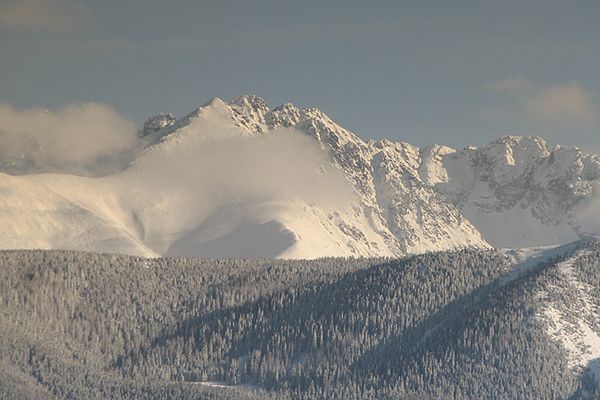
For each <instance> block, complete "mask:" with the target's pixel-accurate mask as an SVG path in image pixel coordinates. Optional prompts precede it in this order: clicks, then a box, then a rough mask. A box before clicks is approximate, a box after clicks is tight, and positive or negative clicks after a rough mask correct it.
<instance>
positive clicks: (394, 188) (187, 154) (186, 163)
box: [0, 96, 600, 258]
mask: <svg viewBox="0 0 600 400" xmlns="http://www.w3.org/2000/svg"><path fill="white" fill-rule="evenodd" d="M282 131H288V132H291V135H296V136H298V137H300V136H302V137H304V138H306V137H309V138H311V139H314V142H315V143H316V144H317V145H318V147H320V149H321V152H322V153H323V154H324V155H327V157H325V156H323V159H317V160H316V162H315V163H314V165H311V166H310V167H314V169H315V170H316V169H317V167H318V169H320V170H323V171H325V172H324V175H328V174H330V175H331V173H341V175H342V176H343V180H344V181H345V182H347V184H348V185H349V188H350V192H351V194H352V196H347V197H352V201H348V202H341V203H335V202H333V203H332V202H326V201H323V200H322V199H315V198H312V197H311V196H303V195H297V194H295V195H293V196H288V195H287V194H286V193H285V190H281V189H278V190H279V192H280V193H273V192H272V190H271V191H270V192H269V191H268V193H264V190H263V189H260V190H259V189H256V190H254V192H253V193H252V195H246V192H248V188H243V184H242V185H241V186H242V188H240V184H239V182H238V183H235V182H234V183H231V182H229V181H228V180H227V179H221V177H220V176H219V177H218V178H219V179H217V180H218V181H220V183H219V184H218V185H216V186H217V187H218V190H213V187H214V186H211V190H209V191H207V190H201V189H198V188H202V187H204V189H206V188H205V186H203V185H205V182H204V181H203V179H204V178H205V177H206V176H207V175H209V176H210V173H207V171H208V172H210V171H211V170H214V169H217V168H218V167H216V165H219V166H220V168H223V167H224V168H225V169H229V166H228V165H227V163H228V164H231V165H236V164H239V163H240V157H241V153H240V151H247V150H248V148H247V147H244V146H246V145H245V144H243V145H241V149H242V150H240V149H237V152H236V151H234V150H231V151H228V149H227V146H228V145H229V143H238V142H236V141H235V140H236V139H235V138H245V139H252V138H261V137H267V138H268V137H278V136H281V135H277V134H278V133H281V132H282ZM140 133H141V135H142V136H143V143H145V149H144V150H143V151H142V152H141V153H140V154H138V155H137V156H136V158H135V160H134V161H133V163H132V164H130V165H128V166H127V167H126V168H125V169H124V170H122V171H120V172H118V173H115V174H112V175H110V176H105V177H100V178H84V177H73V176H66V175H51V174H45V175H30V176H20V177H16V176H9V175H4V174H0V186H1V187H2V188H3V189H4V190H3V192H2V194H1V195H0V204H2V205H4V207H3V210H4V211H3V212H2V214H1V215H0V217H1V218H2V221H3V224H2V226H1V227H0V237H2V238H4V239H5V240H4V241H3V244H2V247H3V248H58V249H78V250H90V251H103V252H122V253H128V254H140V255H151V256H154V255H183V256H204V257H290V258H314V257H320V256H399V255H404V254H410V253H422V252H427V251H440V250H450V249H458V248H487V247H490V246H495V247H527V246H534V245H547V244H554V243H564V242H567V241H571V240H575V239H577V238H578V237H579V236H588V235H590V234H591V235H593V234H595V233H597V232H598V227H597V224H596V223H595V221H598V220H599V218H598V214H599V213H598V212H596V210H597V209H598V207H597V206H596V205H595V204H596V203H595V202H596V200H595V197H596V196H595V193H596V192H597V189H598V186H599V184H600V183H599V182H600V159H599V158H598V157H597V156H595V155H590V154H585V153H584V152H582V151H581V150H579V149H577V148H565V147H560V146H557V147H555V148H554V149H552V150H550V149H549V148H548V146H547V144H546V143H545V142H544V141H543V139H541V138H539V137H530V136H506V137H502V138H500V139H498V140H496V141H494V142H492V143H490V144H488V145H486V146H482V147H479V148H477V147H467V148H465V149H463V150H455V149H451V148H449V147H445V146H438V145H435V146H431V147H427V148H418V147H415V146H413V145H410V144H407V143H401V142H392V141H389V140H369V141H365V140H362V139H361V138H359V137H358V136H356V135H355V134H353V133H352V132H349V131H348V130H346V129H344V128H342V127H341V126H339V125H338V124H336V123H335V122H334V121H332V120H331V119H330V118H329V117H328V116H327V115H325V114H324V113H323V112H321V111H319V110H317V109H314V108H306V109H301V108H298V107H296V106H294V105H292V104H289V103H288V104H284V105H281V106H278V107H275V108H270V107H269V106H268V105H267V104H266V102H265V101H264V100H262V99H261V98H259V97H256V96H242V97H239V98H236V99H234V100H233V101H231V102H225V101H222V100H220V99H218V98H214V99H212V100H211V101H210V102H208V103H207V104H205V105H204V106H202V107H199V108H197V109H196V110H194V111H193V112H191V113H190V114H188V115H186V116H184V117H182V118H180V119H175V118H174V117H173V116H172V115H171V114H164V113H163V114H159V115H157V116H154V117H151V118H149V119H148V121H146V123H145V124H144V129H143V130H142V131H141V132H140ZM273 140H275V139H273ZM215 143H216V144H215ZM219 143H220V144H219ZM282 143H284V144H281V143H279V144H277V145H275V147H274V148H275V149H276V151H279V150H281V152H282V153H283V154H284V155H281V156H279V157H278V158H277V156H276V155H275V156H274V157H275V158H274V159H273V160H271V163H272V164H275V163H276V162H277V163H280V164H285V163H286V162H287V163H293V162H294V160H297V161H298V163H299V164H301V163H302V162H303V160H302V159H301V158H302V157H304V156H306V154H308V153H306V152H305V153H301V154H302V156H300V155H298V156H297V158H296V159H294V158H293V157H290V159H289V160H287V159H286V157H288V156H290V155H292V156H293V153H294V152H295V151H296V147H298V148H304V147H306V146H307V145H306V143H304V142H302V141H295V142H294V141H292V142H282ZM238 145H239V143H238ZM277 146H279V147H277ZM232 147H234V146H232ZM238 147H239V146H238ZM250 150H252V148H251V149H250ZM273 152H275V151H273ZM288 153H289V154H288ZM216 154H218V155H219V156H218V157H217V156H215V155H216ZM311 157H313V156H312V155H311ZM213 158H214V160H213ZM222 159H226V160H227V163H223V160H222ZM240 168H242V169H252V168H253V166H251V165H245V166H244V167H240ZM302 168H304V166H303V164H302V166H300V167H299V169H302ZM278 169H281V170H282V171H289V168H287V169H286V168H279V166H277V165H275V166H274V167H271V170H270V169H268V168H266V169H264V170H261V173H262V174H264V175H267V174H270V173H272V172H273V170H278ZM281 174H284V176H281ZM281 174H279V175H277V176H276V177H274V178H265V180H271V181H285V180H289V181H293V179H294V178H293V177H290V176H287V175H285V174H286V172H282V173H281ZM228 178H231V177H228ZM300 178H305V177H304V176H300ZM204 180H206V179H204ZM233 181H235V178H233ZM324 182H325V183H324V186H327V182H328V181H324ZM261 184H262V183H261ZM277 187H278V188H279V186H277ZM286 187H287V186H286ZM269 189H272V188H269ZM250 191H251V192H252V190H250ZM314 191H315V192H318V191H319V189H315V190H314ZM329 191H331V190H329ZM255 192H260V193H255ZM342 192H343V190H342ZM40 226H41V227H43V229H41V230H40V229H37V227H40Z"/></svg>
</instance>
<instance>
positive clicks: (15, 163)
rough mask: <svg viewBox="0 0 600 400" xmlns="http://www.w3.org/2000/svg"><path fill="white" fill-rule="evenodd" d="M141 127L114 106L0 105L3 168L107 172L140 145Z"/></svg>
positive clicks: (5, 169)
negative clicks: (50, 107) (50, 108)
mask: <svg viewBox="0 0 600 400" xmlns="http://www.w3.org/2000/svg"><path fill="white" fill-rule="evenodd" d="M136 138H137V135H136V129H135V125H134V124H133V123H132V122H131V121H129V120H127V119H126V118H124V117H123V116H121V115H119V114H118V113H117V112H116V111H115V110H113V109H112V108H111V107H110V106H107V105H103V104H98V103H84V104H78V105H70V106H67V107H64V108H63V109H61V110H57V111H48V110H44V109H40V108H33V109H27V110H21V111H19V110H15V109H14V108H13V107H12V106H10V105H6V104H0V167H1V169H2V170H3V171H7V172H12V173H29V172H50V171H56V172H74V173H82V174H94V173H101V172H102V170H104V169H106V167H116V164H117V161H118V160H119V159H121V158H122V157H125V154H126V153H127V152H128V151H129V150H131V149H133V148H134V147H135V145H136V141H137V140H136Z"/></svg>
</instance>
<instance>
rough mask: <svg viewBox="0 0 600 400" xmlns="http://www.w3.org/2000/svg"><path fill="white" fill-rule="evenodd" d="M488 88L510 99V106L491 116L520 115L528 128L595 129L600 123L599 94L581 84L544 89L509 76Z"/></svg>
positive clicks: (556, 85) (530, 82) (565, 84)
mask: <svg viewBox="0 0 600 400" xmlns="http://www.w3.org/2000/svg"><path fill="white" fill-rule="evenodd" d="M485 89H486V90H488V91H491V92H496V93H502V94H505V95H509V96H510V103H509V104H508V105H506V106H505V107H504V108H503V107H501V108H500V109H499V110H495V111H494V112H493V113H491V114H493V115H507V116H508V115H510V117H511V118H514V117H515V115H516V116H520V119H521V120H522V121H523V122H524V123H526V124H528V125H532V126H537V127H548V126H553V127H556V126H560V127H577V128H592V127H594V126H595V125H596V123H597V121H598V114H599V112H600V107H599V106H598V104H597V103H596V99H595V98H596V94H595V92H593V91H591V90H588V89H586V88H585V87H584V86H583V85H581V84H580V83H578V82H574V81H573V82H566V83H557V84H553V85H549V86H545V87H543V86H540V85H537V84H535V83H534V82H532V81H529V80H527V79H524V78H522V77H509V78H507V79H503V80H501V81H497V82H491V83H489V84H487V85H486V86H485ZM502 110H504V112H502Z"/></svg>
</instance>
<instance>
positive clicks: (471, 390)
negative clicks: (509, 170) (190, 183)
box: [0, 242, 600, 400]
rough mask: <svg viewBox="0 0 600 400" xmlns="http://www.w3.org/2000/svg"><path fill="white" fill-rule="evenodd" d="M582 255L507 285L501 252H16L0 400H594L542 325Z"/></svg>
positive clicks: (0, 355)
mask: <svg viewBox="0 0 600 400" xmlns="http://www.w3.org/2000/svg"><path fill="white" fill-rule="evenodd" d="M580 247H586V248H587V251H586V252H585V254H584V255H583V256H581V257H579V258H577V260H576V261H575V264H574V265H575V269H576V270H577V271H578V272H577V273H578V274H579V276H580V279H581V280H582V281H585V282H586V284H588V285H590V286H591V287H594V288H595V290H596V291H597V294H600V272H598V266H599V265H600V246H598V244H597V243H595V242H586V243H583V242H582V243H581V244H580ZM571 256H572V254H571V253H565V254H562V255H560V257H555V258H553V259H549V260H547V261H546V262H545V263H544V264H541V265H539V266H538V267H537V268H533V269H531V270H529V271H528V272H525V273H523V274H521V275H520V276H518V277H516V278H515V279H513V280H506V279H504V280H502V277H506V275H507V273H508V272H509V271H510V270H511V269H512V268H513V265H512V264H511V260H510V258H509V257H507V255H506V254H505V253H503V252H500V251H496V250H491V251H475V250H462V251H456V252H442V253H429V254H424V255H419V256H412V257H407V258H404V259H352V258H325V259H318V260H296V261H293V260H228V259H222V260H202V259H187V258H157V259H145V258H139V257H131V256H122V255H111V254H91V253H80V252H71V251H4V252H0V322H1V323H0V398H7V399H21V398H32V399H38V398H39V399H96V398H98V399H103V398H110V399H174V398H177V399H179V398H183V399H236V398H238V399H261V398H276V399H307V400H309V399H413V398H414V399H422V398H423V399H427V398H433V399H583V398H596V397H594V396H596V391H595V390H596V389H595V383H594V381H593V379H590V375H589V373H588V371H581V372H577V371H572V368H570V367H569V365H568V362H567V360H568V354H567V353H566V351H565V350H564V348H563V347H562V346H561V344H560V343H559V342H558V341H556V340H553V338H551V337H549V335H548V333H547V329H546V327H545V326H544V321H543V320H540V319H539V318H536V315H538V314H539V313H540V307H542V306H543V304H541V303H540V301H539V298H540V297H539V293H540V291H541V290H546V289H547V288H551V287H553V285H558V284H559V283H560V279H562V278H561V276H560V274H558V272H557V268H556V265H557V263H559V262H560V261H561V260H563V259H565V258H567V257H571ZM596 298H600V296H596ZM599 303H600V301H599ZM599 305H600V304H599ZM599 317H600V316H599ZM206 382H221V383H222V385H223V386H226V387H216V388H212V387H207V386H205V385H203V384H202V383H206Z"/></svg>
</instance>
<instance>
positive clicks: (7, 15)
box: [0, 0, 91, 32]
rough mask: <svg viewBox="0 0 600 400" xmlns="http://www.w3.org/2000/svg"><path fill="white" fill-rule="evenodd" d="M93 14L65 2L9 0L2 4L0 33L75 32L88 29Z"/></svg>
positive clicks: (54, 0)
mask: <svg viewBox="0 0 600 400" xmlns="http://www.w3.org/2000/svg"><path fill="white" fill-rule="evenodd" d="M90 18H91V12H90V11H89V10H88V9H87V8H86V7H84V6H83V5H81V4H66V3H65V2H64V1H61V0H12V1H11V0H8V1H7V2H6V3H4V4H0V30H14V31H40V32H71V31H73V30H76V29H77V28H78V27H81V26H85V24H86V23H88V22H89V20H90Z"/></svg>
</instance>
